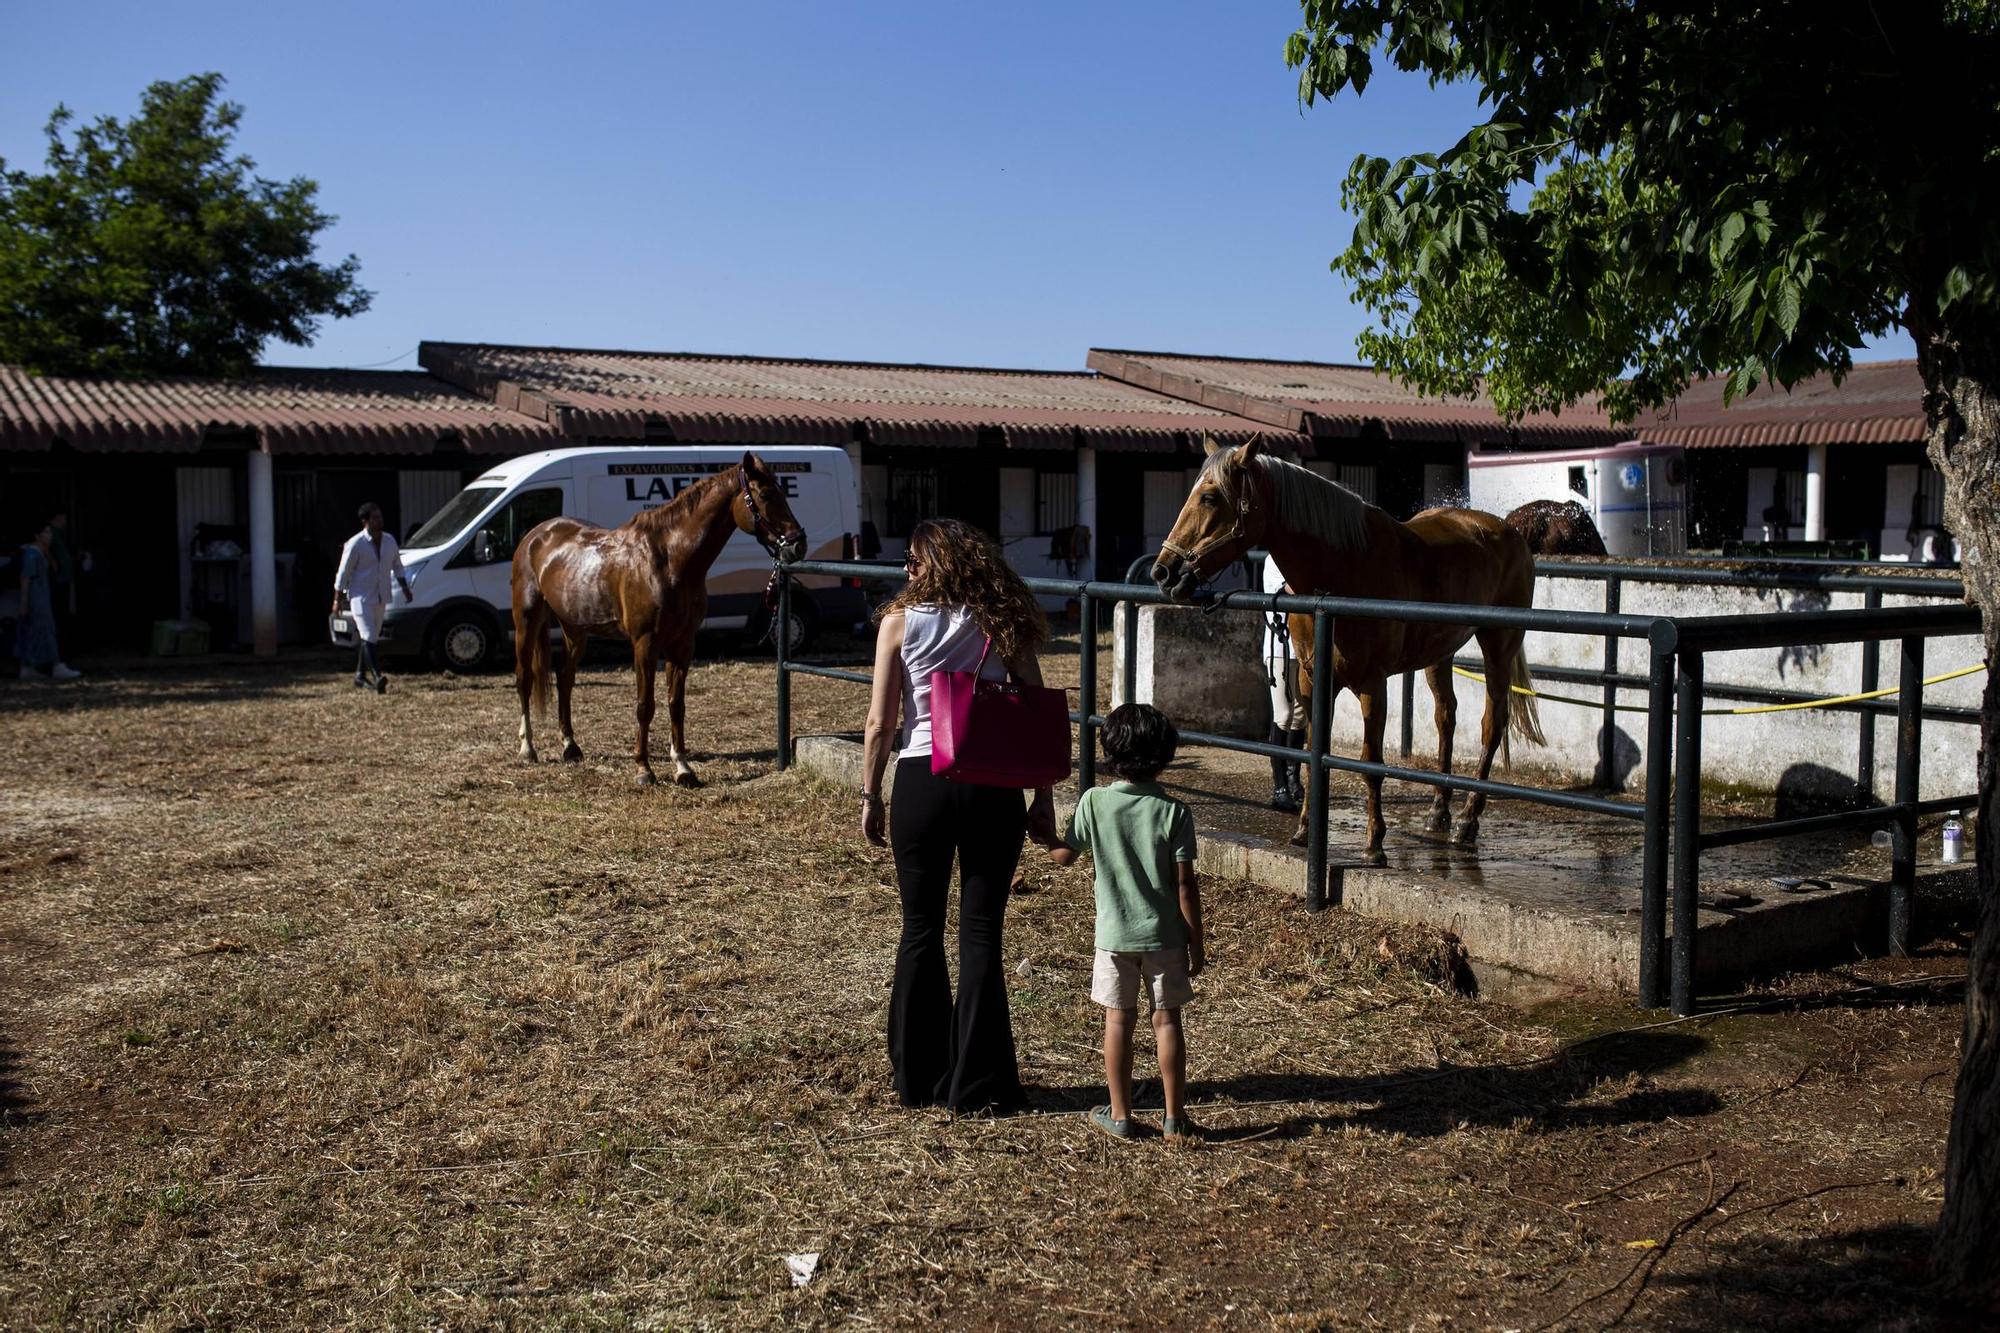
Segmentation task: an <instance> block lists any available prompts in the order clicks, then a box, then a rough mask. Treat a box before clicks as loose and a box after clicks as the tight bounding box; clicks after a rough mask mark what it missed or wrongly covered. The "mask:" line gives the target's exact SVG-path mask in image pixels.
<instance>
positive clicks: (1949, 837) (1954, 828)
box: [1938, 811, 1965, 865]
mask: <svg viewBox="0 0 2000 1333" xmlns="http://www.w3.org/2000/svg"><path fill="white" fill-rule="evenodd" d="M1964 859H1965V826H1964V825H1963V824H1961V823H1959V822H1958V814H1957V812H1956V811H1954V812H1953V813H1952V816H1951V818H1949V819H1947V820H1945V821H1944V846H1943V849H1942V850H1941V851H1940V852H1939V854H1938V860H1939V861H1941V862H1943V863H1944V864H1945V865H1957V864H1958V863H1959V862H1960V861H1962V860H1964Z"/></svg>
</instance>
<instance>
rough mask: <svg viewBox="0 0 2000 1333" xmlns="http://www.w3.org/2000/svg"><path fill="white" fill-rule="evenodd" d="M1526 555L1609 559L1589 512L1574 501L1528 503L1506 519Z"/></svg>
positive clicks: (1601, 536) (1601, 537)
mask: <svg viewBox="0 0 2000 1333" xmlns="http://www.w3.org/2000/svg"><path fill="white" fill-rule="evenodd" d="M1507 526H1508V527H1510V528H1512V529H1514V531H1516V532H1518V533H1520V534H1521V540H1522V541H1524V542H1526V543H1528V554H1529V555H1608V554H1609V552H1607V551H1606V550H1605V549H1604V537H1603V535H1602V534H1601V533H1599V532H1598V530H1597V524H1595V523H1593V522H1592V521H1591V518H1590V511H1589V510H1588V509H1585V508H1584V507H1583V506H1582V505H1580V504H1578V503H1577V502H1576V501H1574V500H1530V501H1528V503H1526V504H1524V505H1522V506H1521V507H1520V508H1518V509H1515V510H1513V511H1511V512H1510V513H1509V514H1508V515H1507Z"/></svg>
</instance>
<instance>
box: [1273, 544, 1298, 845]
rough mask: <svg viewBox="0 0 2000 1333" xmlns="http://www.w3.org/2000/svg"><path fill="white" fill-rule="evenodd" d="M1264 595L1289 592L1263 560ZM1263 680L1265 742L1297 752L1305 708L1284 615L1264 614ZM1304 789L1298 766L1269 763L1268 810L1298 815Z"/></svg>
mask: <svg viewBox="0 0 2000 1333" xmlns="http://www.w3.org/2000/svg"><path fill="white" fill-rule="evenodd" d="M1264 591H1265V592H1290V591H1291V589H1290V588H1288V587H1286V586H1285V576H1284V574H1282V573H1281V572H1279V569H1278V562H1277V561H1276V560H1275V559H1273V558H1272V557H1270V556H1268V555H1267V556H1265V557H1264ZM1264 679H1265V680H1266V681H1268V682H1269V683H1270V686H1271V731H1270V734H1269V735H1268V736H1267V737H1266V738H1265V739H1266V741H1267V742H1268V743H1269V744H1272V745H1288V746H1290V747H1291V748H1292V749H1294V750H1296V749H1299V748H1300V747H1302V746H1303V745H1304V744H1305V739H1306V707H1305V701H1304V700H1303V699H1301V698H1300V697H1299V659H1298V657H1297V655H1296V654H1295V653H1294V652H1293V651H1292V636H1291V634H1290V633H1289V632H1287V630H1286V629H1285V613H1284V612H1282V611H1266V612H1265V613H1264ZM1304 797H1305V788H1304V787H1303V786H1302V785H1301V784H1300V782H1299V766H1298V765H1297V764H1295V763H1293V762H1292V761H1291V760H1289V759H1276V758H1274V759H1272V760H1271V808H1272V809H1273V810H1282V811H1283V812H1284V813H1286V814H1288V815H1295V814H1297V813H1298V812H1299V802H1300V801H1301V800H1302V799H1304Z"/></svg>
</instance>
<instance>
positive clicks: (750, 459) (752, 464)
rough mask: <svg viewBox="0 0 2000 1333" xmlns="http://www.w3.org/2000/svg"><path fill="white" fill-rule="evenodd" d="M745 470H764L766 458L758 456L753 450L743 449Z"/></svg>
mask: <svg viewBox="0 0 2000 1333" xmlns="http://www.w3.org/2000/svg"><path fill="white" fill-rule="evenodd" d="M743 470H744V471H745V472H762V471H763V470H764V460H763V459H761V458H759V457H757V455H756V454H755V453H754V452H752V451H751V450H749V449H745V450H744V451H743Z"/></svg>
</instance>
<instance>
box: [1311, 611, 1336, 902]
mask: <svg viewBox="0 0 2000 1333" xmlns="http://www.w3.org/2000/svg"><path fill="white" fill-rule="evenodd" d="M1313 663H1314V667H1313V693H1312V738H1311V739H1310V740H1308V741H1307V742H1306V749H1307V750H1308V751H1310V752H1311V755H1312V758H1311V764H1312V767H1311V769H1310V770H1309V772H1308V775H1307V780H1306V819H1307V821H1308V828H1307V830H1306V910H1307V911H1308V912H1317V911H1320V910H1321V909H1322V908H1324V907H1325V906H1326V797H1327V785H1328V776H1329V775H1328V773H1327V771H1326V765H1325V764H1323V763H1321V762H1320V760H1321V758H1322V757H1323V756H1324V755H1325V754H1326V742H1327V732H1328V731H1329V730H1330V729H1331V728H1332V726H1333V681H1332V676H1333V617H1332V616H1331V615H1329V614H1328V613H1327V612H1325V611H1315V612H1313Z"/></svg>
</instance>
